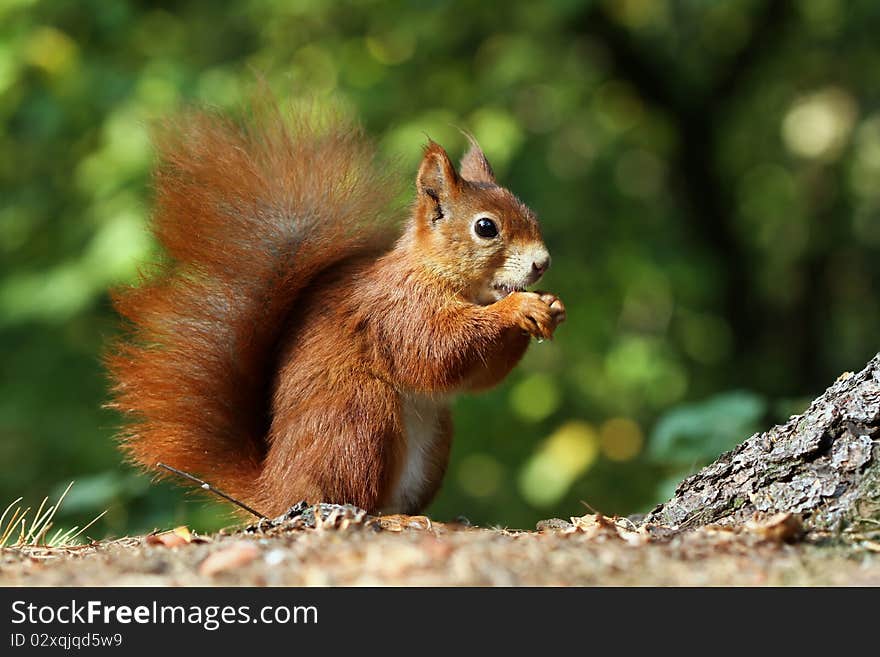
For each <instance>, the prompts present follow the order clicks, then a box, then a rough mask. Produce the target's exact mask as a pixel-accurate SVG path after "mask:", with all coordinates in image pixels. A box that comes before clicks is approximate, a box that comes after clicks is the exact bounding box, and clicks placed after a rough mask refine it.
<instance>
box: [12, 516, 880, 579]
mask: <svg viewBox="0 0 880 657" xmlns="http://www.w3.org/2000/svg"><path fill="white" fill-rule="evenodd" d="M0 585H3V586H18V585H24V586H59V585H61V586H190V585H201V586H205V585H218V586H237V585H246V586H247V585H257V586H264V585H270V586H286V585H294V586H301V585H305V586H334V585H349V586H352V585H353V586H384V585H392V586H400V585H403V586H461V585H463V586H518V585H541V586H543V585H553V586H558V585H562V586H572V585H611V586H616V585H624V586H629V585H659V586H706V585H737V586H755V585H757V586H764V585H794V586H803V585H868V586H880V544H878V543H877V542H876V541H873V540H870V539H869V538H866V537H858V536H857V537H851V538H850V540H848V541H846V542H845V543H843V542H841V541H840V540H839V539H833V540H832V539H831V538H830V537H822V536H815V535H813V536H804V535H803V534H802V533H801V531H800V524H799V522H798V519H797V518H796V517H792V516H788V515H780V516H773V517H770V518H765V519H762V520H759V521H758V520H756V521H755V522H753V523H749V524H748V525H746V526H743V527H739V528H729V527H702V528H698V529H693V530H686V531H679V530H674V529H670V528H667V527H661V526H652V525H646V526H637V525H635V524H634V523H632V522H631V521H629V520H627V519H623V518H616V519H615V518H605V517H603V516H601V515H588V516H583V517H581V518H572V519H571V520H570V521H563V520H555V519H554V520H550V521H545V522H543V523H540V524H539V530H536V531H508V530H499V529H480V528H473V527H467V526H463V525H450V524H441V523H432V522H431V521H430V520H429V519H427V518H425V517H421V516H413V517H408V516H388V517H380V518H374V517H371V516H365V515H363V513H362V512H361V513H360V514H358V513H351V512H348V511H344V510H343V512H336V511H334V512H333V513H330V514H327V513H324V514H323V516H322V517H319V518H318V519H317V522H316V521H315V517H314V515H313V516H310V517H309V518H304V517H298V518H295V519H294V520H293V521H291V520H290V519H287V520H285V521H283V522H280V521H274V522H272V523H264V525H263V526H262V527H253V526H252V527H250V528H249V529H246V530H238V531H231V532H221V533H219V534H215V535H211V536H198V535H196V534H194V533H192V532H190V531H189V530H188V529H186V528H177V529H175V530H172V531H169V532H164V533H161V534H154V535H150V536H141V537H131V538H123V539H119V540H113V541H103V542H96V543H92V544H90V545H85V546H78V547H73V548H45V547H20V548H5V549H3V550H2V554H0Z"/></svg>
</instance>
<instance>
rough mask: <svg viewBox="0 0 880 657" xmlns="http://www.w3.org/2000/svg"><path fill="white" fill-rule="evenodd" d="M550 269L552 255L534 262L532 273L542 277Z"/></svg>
mask: <svg viewBox="0 0 880 657" xmlns="http://www.w3.org/2000/svg"><path fill="white" fill-rule="evenodd" d="M549 268H550V254H549V253H548V254H547V255H545V256H543V257H541V258H538V259H537V260H534V261H533V262H532V271H533V272H534V273H535V275H536V276H542V275H543V274H544V272H545V271H547V270H548V269H549Z"/></svg>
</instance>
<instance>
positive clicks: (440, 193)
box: [416, 141, 459, 221]
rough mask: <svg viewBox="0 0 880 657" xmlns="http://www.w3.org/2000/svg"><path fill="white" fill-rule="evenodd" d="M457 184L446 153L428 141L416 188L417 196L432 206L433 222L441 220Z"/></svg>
mask: <svg viewBox="0 0 880 657" xmlns="http://www.w3.org/2000/svg"><path fill="white" fill-rule="evenodd" d="M458 183H459V180H458V174H457V173H456V172H455V167H454V166H452V162H451V161H450V159H449V156H448V155H447V154H446V151H445V150H443V147H442V146H441V145H440V144H438V143H437V142H435V141H429V142H428V145H427V146H425V155H424V157H423V158H422V163H421V165H419V175H418V176H417V177H416V187H417V188H418V191H419V196H420V197H423V198H424V199H426V200H429V201H430V202H431V203H432V204H433V205H434V218H433V220H434V221H437V220H438V219H441V218H443V215H444V205H445V203H446V201H447V200H448V198H449V196H450V194H452V193H453V192H454V190H455V189H456V188H457V187H458Z"/></svg>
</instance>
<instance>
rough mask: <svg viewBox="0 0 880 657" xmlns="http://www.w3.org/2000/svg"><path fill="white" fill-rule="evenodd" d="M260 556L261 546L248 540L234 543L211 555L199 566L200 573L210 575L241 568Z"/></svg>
mask: <svg viewBox="0 0 880 657" xmlns="http://www.w3.org/2000/svg"><path fill="white" fill-rule="evenodd" d="M258 556H260V548H258V547H257V546H256V545H254V544H253V543H249V542H247V541H240V542H238V543H233V544H232V545H230V546H229V547H227V548H223V549H222V550H219V551H217V552H214V553H213V554H211V555H209V556H208V558H207V559H205V560H204V561H203V562H202V565H201V566H199V574H201V575H205V576H206V577H210V576H211V575H216V574H217V573H222V572H224V571H227V570H233V569H235V568H240V567H241V566H245V565H247V564H249V563H250V562H251V561H253V560H254V559H256V558H257V557H258Z"/></svg>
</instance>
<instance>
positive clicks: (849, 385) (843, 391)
mask: <svg viewBox="0 0 880 657" xmlns="http://www.w3.org/2000/svg"><path fill="white" fill-rule="evenodd" d="M755 512H759V513H773V512H791V513H798V514H801V515H802V517H803V520H804V527H805V528H806V529H807V530H811V529H812V530H841V529H844V528H847V527H857V528H861V527H864V528H865V529H873V530H877V528H878V525H880V353H878V354H877V355H876V356H874V358H873V359H871V361H870V362H869V363H868V364H867V366H866V367H865V368H864V369H863V370H862V371H861V372H859V373H858V374H853V373H851V372H847V373H846V374H843V375H842V376H840V377H839V378H838V379H837V381H835V382H834V384H833V385H832V386H831V387H830V388H828V390H826V391H825V393H824V394H823V395H822V396H821V397H819V398H818V399H816V400H814V401H813V402H812V404H810V407H809V408H808V409H807V410H806V412H804V413H803V414H802V415H794V416H792V417H791V418H790V419H789V421H788V422H787V423H785V424H783V425H778V426H776V427H773V428H772V429H770V430H769V431H766V432H764V433H756V434H755V435H753V436H752V437H751V438H749V439H748V440H746V441H745V442H743V443H742V444H740V445H739V446H738V447H736V448H735V449H734V450H732V451H730V452H727V453H725V454H722V455H721V456H720V457H719V458H718V460H716V461H715V462H714V463H712V464H711V465H709V466H707V467H705V468H703V470H701V471H700V472H698V473H697V474H695V475H693V476H691V477H688V478H687V479H685V480H684V481H682V482H681V484H679V486H678V488H677V489H676V491H675V495H674V496H673V497H672V499H670V500H669V501H668V502H666V503H664V504H661V505H659V506H657V507H656V508H655V509H654V510H653V511H651V513H649V514H648V515H647V517H646V518H645V522H649V523H654V524H661V525H666V526H672V527H696V526H700V525H707V524H731V523H733V524H738V523H742V522H745V521H747V520H749V519H751V518H752V516H753V514H754V513H755Z"/></svg>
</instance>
